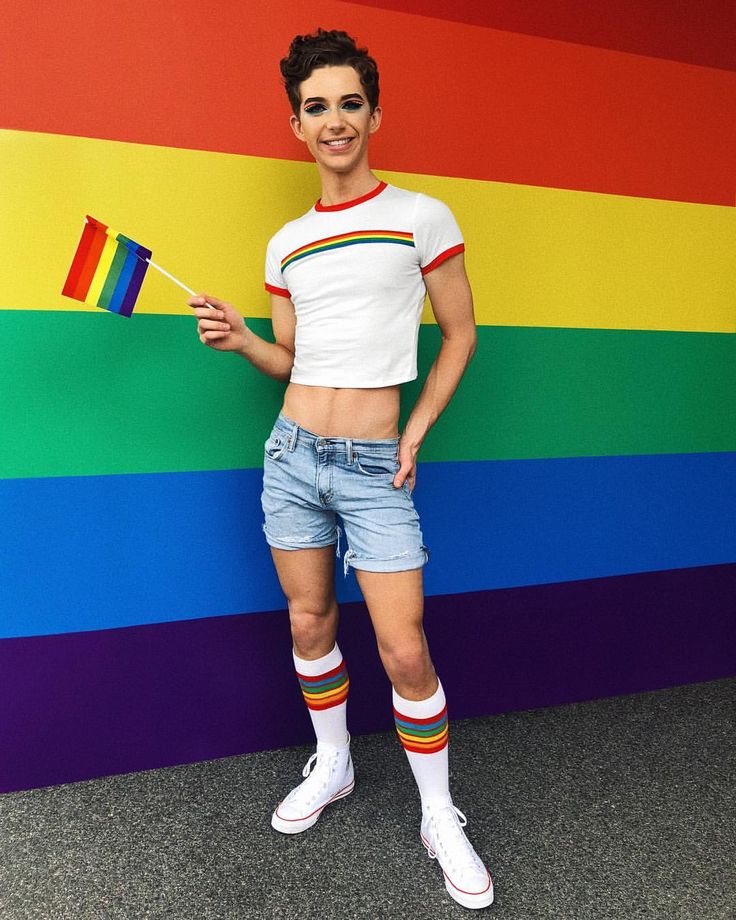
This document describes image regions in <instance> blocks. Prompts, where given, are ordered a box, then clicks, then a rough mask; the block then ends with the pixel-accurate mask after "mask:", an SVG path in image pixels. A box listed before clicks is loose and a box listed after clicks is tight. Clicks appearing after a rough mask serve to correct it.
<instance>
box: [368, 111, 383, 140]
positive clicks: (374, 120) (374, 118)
mask: <svg viewBox="0 0 736 920" xmlns="http://www.w3.org/2000/svg"><path fill="white" fill-rule="evenodd" d="M382 115H383V109H382V108H381V106H380V105H377V106H376V107H375V109H373V111H372V112H371V120H370V121H369V122H368V133H369V134H373V133H374V132H376V131H378V129H379V128H380V126H381V116H382Z"/></svg>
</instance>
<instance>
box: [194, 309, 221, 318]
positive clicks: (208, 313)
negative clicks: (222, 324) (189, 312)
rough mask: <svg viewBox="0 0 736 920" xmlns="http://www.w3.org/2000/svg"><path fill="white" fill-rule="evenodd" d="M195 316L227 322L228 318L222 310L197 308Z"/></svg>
mask: <svg viewBox="0 0 736 920" xmlns="http://www.w3.org/2000/svg"><path fill="white" fill-rule="evenodd" d="M194 315H195V316H196V317H198V318H199V319H208V320H209V319H220V320H225V321H226V320H227V317H226V316H225V314H224V313H223V312H222V310H210V308H209V307H197V308H196V309H195V311H194Z"/></svg>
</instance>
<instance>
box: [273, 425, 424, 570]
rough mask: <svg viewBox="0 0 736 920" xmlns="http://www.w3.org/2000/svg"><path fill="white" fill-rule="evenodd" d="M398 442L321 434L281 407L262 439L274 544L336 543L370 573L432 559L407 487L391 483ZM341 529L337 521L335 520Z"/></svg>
mask: <svg viewBox="0 0 736 920" xmlns="http://www.w3.org/2000/svg"><path fill="white" fill-rule="evenodd" d="M398 457H399V439H398V438H382V439H375V440H360V439H357V438H324V437H320V436H319V435H317V434H314V432H312V431H307V429H306V428H302V426H301V425H299V424H298V423H297V422H295V421H294V420H293V419H290V418H288V416H286V415H284V414H283V412H279V414H278V417H277V419H276V422H275V424H274V426H273V429H272V430H271V433H270V435H269V436H268V438H267V440H266V443H265V444H264V454H263V492H262V493H261V506H262V508H263V514H264V522H263V525H262V526H263V532H264V534H265V536H266V542H267V543H268V544H269V546H274V547H276V548H277V549H287V550H289V549H308V548H310V547H311V548H315V547H321V546H330V545H331V544H333V543H334V544H336V550H335V554H336V556H338V557H339V556H340V535H341V532H342V530H344V533H345V539H346V541H347V545H348V548H347V551H346V552H345V556H344V559H343V563H344V572H343V575H344V576H347V573H348V566H350V565H352V566H353V568H355V569H362V570H364V571H366V572H401V571H404V570H406V569H416V568H420V567H421V566H423V565H424V564H425V563H426V562H428V561H429V550H428V549H427V547H426V546H425V545H424V543H423V538H422V531H421V529H420V526H419V515H418V513H417V511H416V509H415V507H414V501H413V498H412V495H411V491H410V490H409V486H408V484H407V483H406V481H405V482H404V484H403V485H402V486H401V488H399V489H397V488H396V487H395V486H394V485H393V479H394V476H395V475H396V473H397V471H398V469H399V465H400V464H399V459H398ZM338 518H339V520H340V521H341V523H342V528H340V526H339V525H338V524H337V519H338Z"/></svg>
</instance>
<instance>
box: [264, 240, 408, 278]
mask: <svg viewBox="0 0 736 920" xmlns="http://www.w3.org/2000/svg"><path fill="white" fill-rule="evenodd" d="M358 243H398V244H399V245H400V246H414V234H413V233H404V232H402V231H400V230H354V231H353V232H352V233H339V234H338V235H337V236H326V237H325V238H324V239H323V240H315V241H314V242H313V243H307V245H306V246H300V247H299V249H295V250H294V251H293V252H290V253H289V255H288V256H284V258H283V259H282V260H281V271H282V272H283V271H284V269H285V268H288V267H289V265H292V264H293V263H294V262H298V261H299V259H304V258H305V257H306V256H311V255H314V254H315V253H317V252H327V251H328V250H330V249H341V248H342V247H343V246H355V245H356V244H358Z"/></svg>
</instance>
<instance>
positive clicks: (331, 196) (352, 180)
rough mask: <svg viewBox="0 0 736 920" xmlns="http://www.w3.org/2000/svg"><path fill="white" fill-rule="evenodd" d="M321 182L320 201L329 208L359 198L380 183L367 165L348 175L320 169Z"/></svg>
mask: <svg viewBox="0 0 736 920" xmlns="http://www.w3.org/2000/svg"><path fill="white" fill-rule="evenodd" d="M320 179H321V180H322V194H321V196H320V201H321V203H322V204H323V205H325V206H327V207H329V206H331V205H335V204H344V203H345V202H346V201H352V200H353V198H360V196H361V195H366V194H367V193H368V192H370V191H372V190H373V189H374V188H375V187H376V186H377V185H378V183H379V182H380V179H378V178H377V177H376V176H374V175H373V173H372V172H371V171H370V169H369V167H368V164H365V167H364V168H362V169H360V170H351V171H350V172H349V173H333V172H328V171H327V170H322V169H320Z"/></svg>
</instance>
